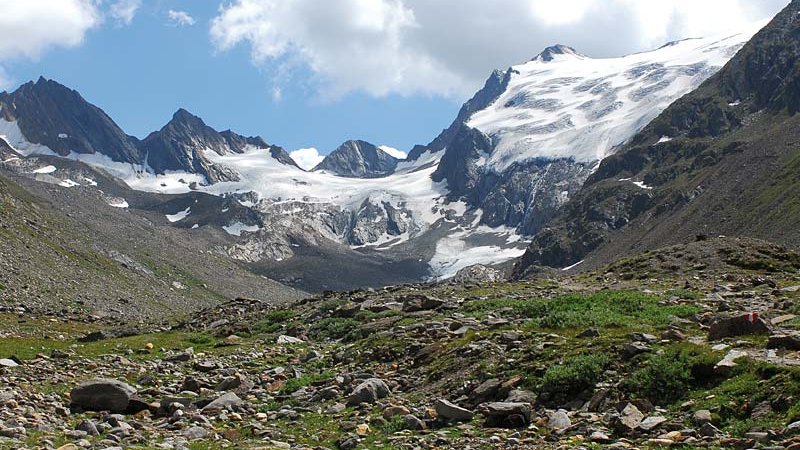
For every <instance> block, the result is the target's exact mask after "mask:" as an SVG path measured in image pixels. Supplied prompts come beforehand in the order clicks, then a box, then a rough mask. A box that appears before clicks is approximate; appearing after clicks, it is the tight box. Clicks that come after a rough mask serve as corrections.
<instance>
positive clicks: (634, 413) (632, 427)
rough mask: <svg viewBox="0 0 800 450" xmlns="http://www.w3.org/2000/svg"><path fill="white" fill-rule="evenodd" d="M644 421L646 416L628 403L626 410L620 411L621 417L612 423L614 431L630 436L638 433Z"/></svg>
mask: <svg viewBox="0 0 800 450" xmlns="http://www.w3.org/2000/svg"><path fill="white" fill-rule="evenodd" d="M643 420H644V414H642V412H641V411H639V408H637V407H636V406H634V405H632V404H631V403H628V404H627V405H626V406H625V408H623V409H622V411H620V413H619V416H618V417H616V419H615V420H614V421H613V422H612V425H613V426H614V429H616V430H617V431H618V432H619V433H622V434H630V433H633V432H634V431H636V429H637V428H639V425H641V423H642V421H643Z"/></svg>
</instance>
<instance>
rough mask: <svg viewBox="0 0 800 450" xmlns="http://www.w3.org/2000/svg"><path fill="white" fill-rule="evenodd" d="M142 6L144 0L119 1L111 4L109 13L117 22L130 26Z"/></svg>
mask: <svg viewBox="0 0 800 450" xmlns="http://www.w3.org/2000/svg"><path fill="white" fill-rule="evenodd" d="M141 6H142V0H118V1H116V2H114V3H112V4H111V6H110V7H109V9H108V13H109V14H110V15H111V17H113V18H114V19H115V20H116V21H117V22H119V23H121V24H124V25H130V24H131V22H133V18H134V17H136V12H137V11H139V8H140V7H141Z"/></svg>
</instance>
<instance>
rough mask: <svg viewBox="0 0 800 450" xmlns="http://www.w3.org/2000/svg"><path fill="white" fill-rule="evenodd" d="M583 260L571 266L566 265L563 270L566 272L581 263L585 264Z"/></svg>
mask: <svg viewBox="0 0 800 450" xmlns="http://www.w3.org/2000/svg"><path fill="white" fill-rule="evenodd" d="M583 261H584V260H583V259H582V260H580V261H578V262H576V263H575V264H573V265H571V266H567V267H564V268H563V269H561V271H563V272H566V271H568V270H570V269H574V268H576V267H578V266H579V265H581V264H583Z"/></svg>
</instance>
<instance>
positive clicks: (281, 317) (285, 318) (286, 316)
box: [252, 309, 297, 334]
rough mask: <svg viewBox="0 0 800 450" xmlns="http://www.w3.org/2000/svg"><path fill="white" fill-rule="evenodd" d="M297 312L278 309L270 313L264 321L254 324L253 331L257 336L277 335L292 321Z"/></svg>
mask: <svg viewBox="0 0 800 450" xmlns="http://www.w3.org/2000/svg"><path fill="white" fill-rule="evenodd" d="M295 315H297V313H296V312H294V311H292V310H290V309H276V310H274V311H270V312H268V313H267V314H266V315H265V316H264V318H263V319H261V320H259V321H258V322H256V323H255V324H253V327H252V330H253V333H256V334H269V333H275V332H276V331H278V330H280V329H281V327H283V326H284V325H285V324H286V323H288V322H289V321H290V320H292V319H293V318H294V317H295Z"/></svg>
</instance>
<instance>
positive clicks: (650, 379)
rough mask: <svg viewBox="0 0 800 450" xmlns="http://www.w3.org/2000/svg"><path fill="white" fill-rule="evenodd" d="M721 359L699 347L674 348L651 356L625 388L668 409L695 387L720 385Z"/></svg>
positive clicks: (680, 346) (678, 346) (679, 346)
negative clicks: (717, 373)
mask: <svg viewBox="0 0 800 450" xmlns="http://www.w3.org/2000/svg"><path fill="white" fill-rule="evenodd" d="M720 359H721V356H720V355H718V354H715V353H714V352H712V351H711V350H709V349H707V348H705V347H701V346H699V345H694V344H678V345H674V346H672V347H670V348H668V349H666V351H664V352H663V353H662V354H657V355H653V356H651V357H650V359H649V360H648V361H647V363H646V364H645V366H644V367H642V368H641V369H639V370H637V371H635V372H634V373H633V374H632V375H631V377H630V379H629V380H628V382H627V383H626V384H627V387H628V389H629V390H630V391H631V392H633V393H634V394H636V395H638V396H640V397H643V398H647V399H648V400H650V401H652V402H653V403H655V404H658V405H669V404H672V403H674V402H675V401H677V400H680V399H682V398H683V397H684V396H685V395H686V394H687V393H688V392H689V390H690V389H691V388H693V387H699V386H708V385H713V384H714V382H715V381H717V378H716V376H715V375H714V371H713V369H714V365H715V364H716V363H717V362H718V361H719V360H720Z"/></svg>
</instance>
